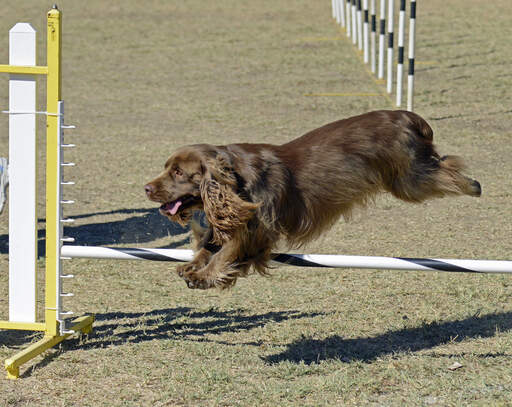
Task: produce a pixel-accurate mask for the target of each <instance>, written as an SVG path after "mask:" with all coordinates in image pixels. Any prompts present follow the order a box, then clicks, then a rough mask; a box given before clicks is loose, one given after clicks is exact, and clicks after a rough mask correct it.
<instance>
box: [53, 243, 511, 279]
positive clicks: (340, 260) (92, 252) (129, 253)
mask: <svg viewBox="0 0 512 407" xmlns="http://www.w3.org/2000/svg"><path fill="white" fill-rule="evenodd" d="M61 256H62V258H68V259H71V258H94V259H115V260H153V261H181V262H186V261H190V260H192V257H193V252H192V250H178V249H142V248H118V247H94V246H70V245H65V246H63V247H62V250H61ZM273 262H274V263H277V264H282V265H289V266H296V267H323V268H327V267H328V268H358V269H385V270H413V271H414V270H417V271H429V270H430V271H448V272H463V273H512V261H505V260H462V259H419V258H408V257H380V256H342V255H332V254H331V255H329V254H275V255H274V257H273Z"/></svg>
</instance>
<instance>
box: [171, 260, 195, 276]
mask: <svg viewBox="0 0 512 407" xmlns="http://www.w3.org/2000/svg"><path fill="white" fill-rule="evenodd" d="M197 270H199V268H198V267H197V264H195V263H193V262H190V263H185V264H182V265H179V266H177V267H176V273H178V276H180V277H181V278H184V276H185V275H186V274H189V273H193V272H194V271H197Z"/></svg>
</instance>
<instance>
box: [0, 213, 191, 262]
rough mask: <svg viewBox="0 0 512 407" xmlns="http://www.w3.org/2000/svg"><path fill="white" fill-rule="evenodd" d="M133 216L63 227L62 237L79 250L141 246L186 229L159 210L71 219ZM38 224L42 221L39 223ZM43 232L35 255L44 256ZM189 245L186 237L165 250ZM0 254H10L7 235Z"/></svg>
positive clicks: (0, 239) (0, 241)
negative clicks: (127, 245)
mask: <svg viewBox="0 0 512 407" xmlns="http://www.w3.org/2000/svg"><path fill="white" fill-rule="evenodd" d="M115 214H134V216H130V217H128V218H126V219H123V220H116V221H112V222H103V223H89V224H85V225H78V226H66V227H64V235H65V236H68V237H72V238H74V239H75V243H74V244H76V245H80V246H106V245H115V244H129V243H134V244H142V243H148V242H151V241H154V240H156V239H160V238H163V237H166V236H177V235H181V234H185V233H186V232H187V231H188V229H186V228H182V227H181V226H179V225H178V224H177V223H173V222H170V221H169V220H168V219H167V218H165V217H163V216H162V215H160V213H159V212H158V209H146V208H143V209H118V210H114V211H109V212H97V213H91V214H84V215H76V216H73V219H83V218H87V217H92V216H100V215H115ZM39 221H44V219H40V220H39ZM45 232H46V231H45V230H44V229H40V230H38V254H39V257H44V255H45V251H46V250H45ZM188 242H189V238H188V236H187V237H185V238H184V239H182V240H180V241H178V242H175V243H173V244H171V245H169V246H165V247H166V248H175V247H180V246H182V245H184V244H186V243H188ZM0 253H1V254H7V253H9V235H8V234H5V235H0Z"/></svg>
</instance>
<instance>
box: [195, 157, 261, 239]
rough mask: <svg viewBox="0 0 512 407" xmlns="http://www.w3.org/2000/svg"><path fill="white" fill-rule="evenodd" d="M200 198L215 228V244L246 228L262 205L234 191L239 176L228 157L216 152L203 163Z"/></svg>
mask: <svg viewBox="0 0 512 407" xmlns="http://www.w3.org/2000/svg"><path fill="white" fill-rule="evenodd" d="M203 165H204V166H205V169H204V175H203V180H202V182H201V198H202V200H203V205H204V212H205V214H206V218H207V219H208V222H209V223H210V225H211V226H212V229H213V243H215V244H219V245H222V244H223V243H224V242H226V241H229V240H230V239H232V238H233V237H234V235H235V233H236V231H237V230H239V229H240V228H242V227H245V225H246V224H247V222H248V221H249V220H250V219H251V218H252V217H253V215H254V212H255V211H256V209H258V208H259V207H260V204H255V203H252V202H247V201H244V200H243V199H242V198H240V197H239V196H238V194H237V193H236V192H235V190H236V187H237V181H236V177H235V175H234V171H233V169H232V167H231V166H230V165H229V163H228V160H227V159H226V157H222V156H221V155H217V156H216V157H215V158H209V159H207V160H205V162H204V163H203Z"/></svg>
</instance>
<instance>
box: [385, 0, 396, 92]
mask: <svg viewBox="0 0 512 407" xmlns="http://www.w3.org/2000/svg"><path fill="white" fill-rule="evenodd" d="M394 11H395V0H389V3H388V81H387V91H388V93H391V92H392V91H393V43H394V38H393V25H394V21H393V20H394V19H393V16H394Z"/></svg>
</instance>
